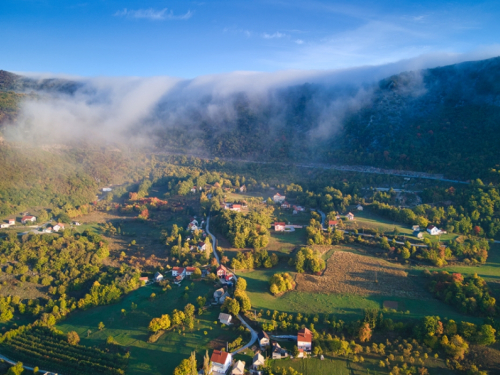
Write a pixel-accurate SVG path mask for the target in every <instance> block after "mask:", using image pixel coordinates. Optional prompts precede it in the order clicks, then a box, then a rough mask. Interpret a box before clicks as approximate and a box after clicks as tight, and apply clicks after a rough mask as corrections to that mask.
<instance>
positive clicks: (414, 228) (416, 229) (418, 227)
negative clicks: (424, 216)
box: [411, 225, 420, 232]
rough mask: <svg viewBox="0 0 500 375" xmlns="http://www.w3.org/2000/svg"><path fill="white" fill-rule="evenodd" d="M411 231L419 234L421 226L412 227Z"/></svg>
mask: <svg viewBox="0 0 500 375" xmlns="http://www.w3.org/2000/svg"><path fill="white" fill-rule="evenodd" d="M411 229H412V230H413V231H414V232H417V231H419V232H420V225H414V226H412V227H411Z"/></svg>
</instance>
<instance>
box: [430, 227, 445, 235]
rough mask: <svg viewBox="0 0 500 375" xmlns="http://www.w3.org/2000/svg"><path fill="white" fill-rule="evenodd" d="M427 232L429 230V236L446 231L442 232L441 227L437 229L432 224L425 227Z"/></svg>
mask: <svg viewBox="0 0 500 375" xmlns="http://www.w3.org/2000/svg"><path fill="white" fill-rule="evenodd" d="M427 232H429V234H430V235H431V236H438V235H440V234H443V233H446V232H443V231H442V230H441V229H439V228H438V227H436V226H434V225H429V226H428V227H427Z"/></svg>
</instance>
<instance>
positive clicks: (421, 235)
mask: <svg viewBox="0 0 500 375" xmlns="http://www.w3.org/2000/svg"><path fill="white" fill-rule="evenodd" d="M413 235H414V236H415V237H417V238H420V239H422V238H424V234H423V233H422V232H420V231H419V230H418V231H415V232H413Z"/></svg>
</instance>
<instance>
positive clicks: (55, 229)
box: [52, 223, 64, 232]
mask: <svg viewBox="0 0 500 375" xmlns="http://www.w3.org/2000/svg"><path fill="white" fill-rule="evenodd" d="M59 229H62V230H64V224H63V223H57V224H56V225H54V226H53V227H52V230H53V231H54V232H59Z"/></svg>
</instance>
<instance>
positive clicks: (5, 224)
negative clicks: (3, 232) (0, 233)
mask: <svg viewBox="0 0 500 375" xmlns="http://www.w3.org/2000/svg"><path fill="white" fill-rule="evenodd" d="M8 227H10V225H9V224H7V223H2V224H0V228H1V229H4V228H8Z"/></svg>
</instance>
